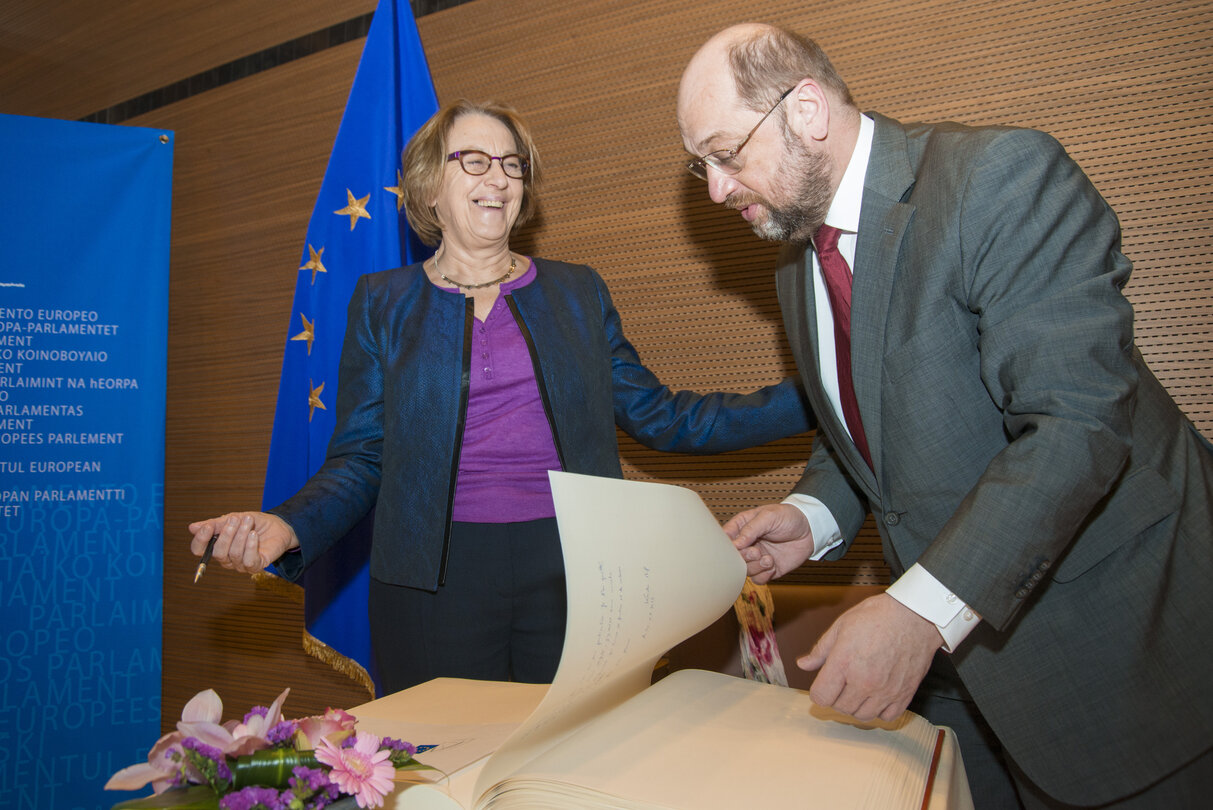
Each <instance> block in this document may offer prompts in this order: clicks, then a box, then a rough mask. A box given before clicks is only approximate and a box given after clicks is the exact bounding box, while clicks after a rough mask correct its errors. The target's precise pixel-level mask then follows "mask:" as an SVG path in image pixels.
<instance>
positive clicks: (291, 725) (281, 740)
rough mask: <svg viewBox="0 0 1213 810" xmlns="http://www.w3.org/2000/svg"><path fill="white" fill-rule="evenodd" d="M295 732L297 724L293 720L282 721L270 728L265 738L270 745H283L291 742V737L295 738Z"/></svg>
mask: <svg viewBox="0 0 1213 810" xmlns="http://www.w3.org/2000/svg"><path fill="white" fill-rule="evenodd" d="M296 730H297V724H296V722H295V721H294V720H283V721H282V722H281V723H278V724H277V725H275V726H274V727H273V728H271V729H270V730H269V731H268V732H267V733H266V735H265V738H266V739H267V740H269V742H270V745H274V746H281V745H285V744H287V743H289V742H290V741H291V738H292V737H294V736H295V731H296Z"/></svg>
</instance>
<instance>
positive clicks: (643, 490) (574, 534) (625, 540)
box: [475, 472, 745, 796]
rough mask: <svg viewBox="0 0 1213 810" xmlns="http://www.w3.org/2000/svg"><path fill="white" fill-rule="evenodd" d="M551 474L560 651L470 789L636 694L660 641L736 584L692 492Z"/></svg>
mask: <svg viewBox="0 0 1213 810" xmlns="http://www.w3.org/2000/svg"><path fill="white" fill-rule="evenodd" d="M549 477H550V478H551V482H552V497H553V499H554V501H555V504H556V519H557V523H558V525H559V527H560V537H561V544H562V547H563V551H564V567H565V576H566V578H567V588H568V593H569V614H568V624H567V627H566V630H565V640H564V651H563V653H562V656H561V659H560V666H559V667H558V669H557V671H556V676H555V678H554V679H553V682H552V685H551V687H550V688H549V689H548V692H547V694H546V695H545V696H544V699H543V701H542V703H540V705H539V707H538V708H537V709H536V710H535V712H534V713H533V714H532V715H531V716H530V717H529V718H527V720H526V721H524V722H523V724H522V726H521V727H519V729H518V730H517V731H516V732H515V733H514V734H513V735H512V736H511V737H510V738H509V739H508V740H506V742H505V743H504V744H503V745H502V746H501V748H499V749H498V750H497V752H496V753H495V754H493V756H491V757H490V758H489V759H488V761H487V762H486V763H485V765H484V769H483V770H482V771H481V774H480V777H479V779H478V780H477V782H476V789H475V795H476V796H482V795H483V794H484V793H485V791H486V790H488V788H490V787H492V786H493V785H495V784H497V783H498V782H500V781H501V780H503V779H505V778H506V777H507V776H509V775H510V774H512V773H513V772H514V771H516V770H517V769H519V768H520V767H521V766H523V765H524V764H525V763H527V762H528V761H530V760H531V759H533V758H534V757H536V756H537V755H539V754H540V753H542V752H543V751H546V750H548V749H550V748H551V747H553V746H554V745H556V744H557V743H559V742H560V741H561V740H563V739H564V738H565V737H567V736H568V735H569V734H570V733H572V732H573V731H574V730H576V729H577V728H578V727H579V726H580V725H582V724H583V723H584V722H586V721H587V720H589V719H590V718H592V717H594V716H596V715H598V714H601V713H603V712H605V711H607V710H609V709H611V708H613V707H614V706H617V705H619V704H620V703H622V702H623V701H625V700H627V699H628V698H630V697H632V696H633V695H636V694H638V693H639V692H641V691H643V690H644V689H645V688H646V687H648V686H649V684H650V683H651V681H652V677H653V667H654V666H655V665H656V663H657V661H658V659H659V658H660V657H661V656H662V655H663V654H664V653H665V652H666V650H668V649H670V648H671V647H673V646H674V645H676V644H678V643H679V642H681V641H682V640H684V639H685V638H687V637H688V636H691V635H693V634H694V633H697V632H699V631H700V630H702V629H703V628H704V627H707V626H708V625H709V624H711V623H712V622H714V621H715V620H716V619H718V618H719V617H720V616H721V615H723V614H724V612H725V611H727V610H728V609H729V608H730V607H731V606H732V604H733V602H734V600H736V598H737V596H738V594H740V593H741V588H742V585H743V584H744V582H745V563H744V562H743V561H742V559H741V555H740V554H738V553H737V550H736V549H735V548H733V544H732V542H730V540H729V538H728V537H727V536H726V535H725V533H724V531H723V530H722V529H721V528H720V524H719V523H718V522H717V521H716V518H715V516H714V515H713V514H712V513H711V511H709V510H708V508H707V506H706V505H704V503H703V501H702V500H701V499H700V498H699V496H698V495H697V494H696V493H695V492H693V491H692V490H689V489H684V488H682V487H677V486H672V485H669V484H656V483H649V482H642V481H623V480H617V479H612V478H599V477H595V476H586V475H577V474H574V473H564V472H550V473H549Z"/></svg>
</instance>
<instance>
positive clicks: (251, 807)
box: [219, 785, 288, 810]
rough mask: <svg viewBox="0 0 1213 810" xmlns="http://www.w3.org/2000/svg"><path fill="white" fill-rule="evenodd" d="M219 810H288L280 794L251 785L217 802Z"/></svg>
mask: <svg viewBox="0 0 1213 810" xmlns="http://www.w3.org/2000/svg"><path fill="white" fill-rule="evenodd" d="M219 807H220V808H221V810H288V808H287V805H286V804H284V803H283V801H282V794H280V793H279V792H278V791H277V790H275V789H274V788H271V787H261V786H260V785H251V786H249V787H246V788H244V789H243V790H238V791H236V792H235V793H229V794H227V795H226V796H224V797H223V798H222V799H220V800H219Z"/></svg>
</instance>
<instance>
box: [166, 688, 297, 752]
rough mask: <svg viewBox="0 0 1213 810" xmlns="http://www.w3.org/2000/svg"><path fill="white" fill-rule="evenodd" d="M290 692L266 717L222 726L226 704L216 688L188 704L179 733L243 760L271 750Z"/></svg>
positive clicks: (257, 717)
mask: <svg viewBox="0 0 1213 810" xmlns="http://www.w3.org/2000/svg"><path fill="white" fill-rule="evenodd" d="M290 691H291V690H290V689H283V690H282V694H280V695H279V696H278V697H277V699H275V700H274V702H273V703H272V704H271V705H270V707H269V710H268V711H266V713H265V715H264V716H262V715H257V714H252V715H250V716H249V717H246V718H245V720H246V722H243V723H241V722H239V721H237V720H229V721H227V722H226V723H224V724H223V725H219V721H220V720H221V719H222V717H223V702H222V701H221V700H220V699H219V696H218V695H217V694H215V691H214V690H213V689H207V690H206V691H205V692H199V693H198V694H197V695H195V696H194V698H193V699H192V700H190V702H189V703H187V704H186V705H185V711H183V712H182V713H181V722H180V723H178V724H177V730H178V731H179V732H181V734H182V735H184V736H186V737H196V738H197V739H198V740H199V741H200V742H203V743H205V744H206V745H210V746H213V747H215V748H218V749H219V750H220V751H222V752H223V753H224V754H227V755H228V756H229V757H240V756H244V755H245V754H251V753H253V752H254V751H260V750H261V749H263V748H268V747H269V745H270V742H269V739H268V737H269V733H270V729H272V728H273V727H274V726H275V725H277V724H278V723H279V722H280V721H281V720H282V704H283V702H284V701H285V700H286V696H287V694H289V693H290Z"/></svg>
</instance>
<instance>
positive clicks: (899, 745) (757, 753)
mask: <svg viewBox="0 0 1213 810" xmlns="http://www.w3.org/2000/svg"><path fill="white" fill-rule="evenodd" d="M550 476H551V481H552V493H553V496H554V498H555V502H556V513H557V521H558V523H559V526H560V534H561V541H562V544H563V549H564V562H565V571H566V576H567V581H568V594H569V610H568V626H567V630H566V633H565V642H564V651H563V655H562V658H561V661H560V666H559V668H558V670H557V672H556V676H555V678H554V679H553V682H552V684H551V686H543V685H534V684H513V683H493V682H486V681H468V680H460V679H449V678H440V679H437V680H435V681H430V682H429V683H426V684H422V685H421V686H418V687H414V688H413V689H408V690H405V691H404V692H398V693H396V694H395V695H390V696H388V697H385V698H383V699H381V700H378V701H374V702H372V703H370V704H367V705H366V706H364V707H360V708H356V709H353V710H351V711H352V713H353V714H354V715H355V716H357V717H358V718H359V727H360V728H364V727H365V728H369V729H370V730H373V731H376V732H377V733H381V734H391V735H392V736H396V737H401V738H403V739H407V740H409V741H410V742H413V743H416V744H426V743H431V744H435V747H434V748H433V749H432V750H430V751H427V752H424V753H420V754H418V759H420V760H421V761H422V762H426V763H427V764H431V765H434V766H435V767H437V768H441V769H442V770H443V771H445V772H446V774H447V776H446V777H442V776H435V775H434V773H433V772H427V771H421V772H410V773H408V774H407V775H406V774H404V773H401V777H402V778H407V779H408V780H410V783H409V784H401V785H398V786H397V788H396V790H395V791H394V792H393V793H392V794H391V795H389V796H388V797H387V800H386V802H387V806H388V807H395V808H398V809H405V810H433V809H441V810H472V808H494V810H495V809H496V808H569V807H585V808H599V807H602V808H606V807H611V808H653V809H656V808H698V809H699V810H705V809H706V810H712V808H737V807H822V808H831V810H843V809H844V808H879V810H898V809H899V808H906V810H919V808H925V807H928V806H930V807H947V808H948V810H957V808H967V807H971V799H970V797H969V795H968V790H967V787H966V786H965V785H964V777H963V767H962V766H961V765H960V763H959V759H958V757H957V755H956V753H955V740H954V739H953V738H952V737H951V735H950V732H948V731H947V730H946V729H941V728H939V727H936V726H933V725H931V724H930V723H929V722H927V721H926V720H925V719H923V718H921V717H919V716H917V715H914V714H911V713H908V712H907V713H906V714H904V715H903V716H902V717H901V718H900V719H898V720H897V721H896V722H893V723H872V724H863V723H859V722H857V721H855V720H854V719H852V718H849V717H846V716H845V715H841V714H837V713H835V712H833V711H830V710H825V709H823V708H821V707H818V706H816V705H815V704H814V703H813V702H812V700H811V699H810V698H809V696H808V693H806V692H801V691H798V690H794V689H789V688H787V687H783V686H773V685H770V684H764V683H758V682H755V681H748V680H744V679H741V678H736V677H733V676H729V675H724V674H720V673H715V672H704V671H701V670H681V671H678V672H675V673H673V674H671V675H669V676H668V677H666V678H663V679H662V680H660V681H658V682H657V683H655V684H652V685H650V684H651V681H652V675H653V668H654V665H655V664H656V663H657V661H658V660H659V658H660V657H661V656H662V655H663V654H664V653H665V652H666V651H667V650H668V649H670V648H671V647H673V646H674V645H676V644H678V643H679V642H680V641H682V640H683V639H685V638H687V637H688V636H690V635H693V634H694V633H696V632H698V631H699V630H701V629H703V628H704V627H706V626H707V625H709V624H711V623H712V622H713V621H715V620H716V619H717V618H719V617H720V616H721V615H722V614H723V613H724V612H725V611H726V610H728V609H729V608H730V606H731V605H732V604H733V601H734V600H735V599H736V598H737V596H738V594H739V593H740V592H741V588H742V585H743V583H744V580H745V564H744V563H743V562H742V560H741V557H740V555H739V554H738V553H737V551H736V550H735V549H734V548H733V545H732V543H731V542H730V541H729V539H728V537H727V536H726V535H725V534H724V532H723V531H722V530H721V528H720V525H719V524H718V523H717V521H716V518H715V517H714V516H713V515H712V513H711V512H710V511H709V510H708V509H707V507H706V506H705V505H704V503H703V502H702V501H701V500H700V498H699V496H698V495H697V494H696V493H695V492H693V491H691V490H688V489H684V488H681V487H676V486H670V485H666V484H654V483H645V482H636V481H621V480H615V479H607V478H597V477H592V476H584V475H575V474H571V473H558V472H553V473H550ZM532 707H533V708H532ZM447 709H453V710H454V714H459V713H460V712H461V711H462V712H463V713H464V714H465V715H466V714H467V713H468V712H470V713H471V714H470V717H471V718H472V721H471V722H467V721H466V720H465V721H464V722H462V723H459V722H457V723H456V724H454V725H450V726H446V727H444V726H442V725H440V724H439V725H426V724H418V723H417V722H416V721H417V719H418V718H421V719H423V720H424V721H425V722H429V721H430V720H431V718H432V716H433V715H434V714H435V713H437V714H439V715H441V714H442V711H443V710H447ZM528 710H529V713H528ZM511 713H513V715H512V714H511ZM447 716H449V715H447ZM503 720H504V721H505V722H500V721H503ZM941 755H942V756H943V761H944V762H946V763H948V773H949V775H948V776H947V780H948V781H950V782H951V783H953V784H954V785H955V786H956V787H957V789H955V790H951V791H949V793H948V798H947V799H946V800H945V801H944V802H943V803H942V804H941V803H940V802H938V801H935V800H934V799H933V798H932V797H933V796H934V797H938V796H939V795H941V791H940V789H939V785H935V779H936V774H937V772H938V770H939V763H940V761H941ZM957 776H959V779H957ZM427 780H428V781H427ZM933 785H935V789H934V790H933V787H932V786H933ZM393 803H394V804H393Z"/></svg>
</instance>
